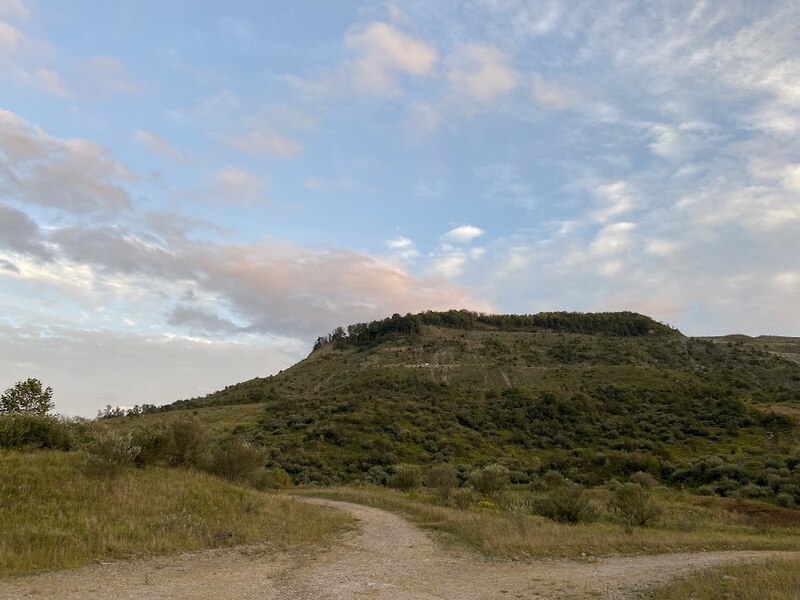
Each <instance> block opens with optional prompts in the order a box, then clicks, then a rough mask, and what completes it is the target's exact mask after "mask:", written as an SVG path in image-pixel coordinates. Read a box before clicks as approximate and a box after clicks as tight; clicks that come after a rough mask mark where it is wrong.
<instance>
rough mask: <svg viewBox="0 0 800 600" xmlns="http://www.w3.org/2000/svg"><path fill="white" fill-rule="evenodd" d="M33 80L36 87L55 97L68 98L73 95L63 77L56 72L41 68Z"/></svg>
mask: <svg viewBox="0 0 800 600" xmlns="http://www.w3.org/2000/svg"><path fill="white" fill-rule="evenodd" d="M31 79H32V81H33V82H34V84H35V85H37V86H38V87H41V88H43V89H45V90H47V91H48V92H50V93H51V94H53V95H54V96H61V97H62V98H66V97H69V96H70V95H71V94H70V92H69V90H68V89H67V86H66V84H65V83H64V80H63V79H62V78H61V75H59V74H58V73H56V72H55V71H52V70H50V69H44V68H40V69H37V70H36V73H35V74H34V75H33V76H32V78H31Z"/></svg>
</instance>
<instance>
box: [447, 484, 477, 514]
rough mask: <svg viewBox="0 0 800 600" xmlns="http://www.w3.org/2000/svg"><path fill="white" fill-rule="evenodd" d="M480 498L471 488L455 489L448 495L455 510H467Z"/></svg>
mask: <svg viewBox="0 0 800 600" xmlns="http://www.w3.org/2000/svg"><path fill="white" fill-rule="evenodd" d="M479 499H480V496H479V495H478V493H477V492H476V491H475V490H474V489H472V488H471V487H463V488H456V489H454V490H453V492H452V493H451V494H450V501H451V502H452V503H453V505H454V506H455V507H456V508H460V509H461V510H467V509H469V508H472V507H473V506H475V505H476V504H477V503H478V500H479Z"/></svg>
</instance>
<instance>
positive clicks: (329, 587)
mask: <svg viewBox="0 0 800 600" xmlns="http://www.w3.org/2000/svg"><path fill="white" fill-rule="evenodd" d="M304 501H306V502H313V503H317V504H323V505H326V506H332V507H336V508H339V509H342V510H346V511H348V512H350V513H352V514H353V515H354V516H355V517H356V518H357V519H358V520H359V522H360V527H359V530H358V531H355V532H352V533H349V534H346V535H345V536H344V537H343V538H342V539H340V540H339V541H338V542H337V543H336V544H335V545H334V546H333V547H332V548H330V549H328V550H325V551H322V552H314V553H310V554H303V553H299V552H291V553H285V554H279V555H264V554H259V553H258V552H255V551H252V550H247V549H239V550H211V551H206V552H197V553H189V554H182V555H179V556H173V557H168V558H148V559H142V560H132V561H124V562H119V563H110V564H100V565H95V566H91V567H86V568H82V569H76V570H72V571H59V572H55V573H47V574H43V575H36V576H32V577H21V578H15V579H7V580H3V581H0V599H9V600H10V599H12V598H13V599H14V600H17V599H22V598H36V599H52V600H56V599H59V600H78V599H80V600H101V599H102V600H105V599H110V598H113V599H120V600H124V599H130V600H133V599H137V600H139V599H141V600H156V599H158V600H166V599H170V600H188V599H195V598H203V599H204V598H230V599H237V600H239V599H240V600H250V599H270V600H271V599H275V600H311V599H314V600H316V599H325V600H339V599H341V600H351V599H358V598H381V599H385V600H400V599H403V600H411V599H418V600H428V599H459V600H461V599H463V600H471V599H484V598H486V599H492V598H526V599H545V598H546V599H556V598H582V597H592V598H598V597H599V598H636V597H637V596H638V592H640V591H641V590H642V589H644V588H646V587H648V586H650V585H652V584H653V583H656V582H660V581H667V580H668V579H670V578H672V577H676V576H679V575H682V574H685V573H689V572H691V571H694V570H697V569H701V568H706V567H711V566H714V565H718V564H721V563H726V562H732V561H741V560H757V559H763V558H770V557H776V556H786V555H787V553H781V552H704V553H694V554H667V555H660V556H634V557H617V558H605V559H600V560H596V561H592V562H583V561H566V560H548V561H535V562H529V563H522V562H505V561H491V560H488V559H485V558H482V557H479V556H477V555H475V554H472V553H469V552H466V551H452V550H443V549H442V548H441V547H440V546H439V545H437V544H436V543H435V542H434V541H433V540H432V539H431V537H430V536H429V535H428V534H426V533H425V532H423V531H421V530H420V529H418V528H416V527H415V526H413V525H411V524H410V523H409V522H408V521H406V520H404V519H403V518H401V517H398V516H396V515H393V514H390V513H387V512H385V511H382V510H378V509H375V508H368V507H365V506H360V505H355V504H349V503H345V502H334V501H330V500H319V499H305V500H304ZM794 556H800V553H795V554H794Z"/></svg>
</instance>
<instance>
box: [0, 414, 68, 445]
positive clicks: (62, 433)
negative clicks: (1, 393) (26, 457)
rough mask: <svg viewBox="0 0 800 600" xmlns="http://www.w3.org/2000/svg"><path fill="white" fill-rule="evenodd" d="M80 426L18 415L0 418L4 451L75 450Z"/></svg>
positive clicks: (0, 441) (27, 415)
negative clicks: (32, 449) (31, 449)
mask: <svg viewBox="0 0 800 600" xmlns="http://www.w3.org/2000/svg"><path fill="white" fill-rule="evenodd" d="M76 429H77V426H76V425H74V424H71V423H69V422H67V421H63V420H60V419H58V418H56V417H50V416H44V415H37V414H29V413H15V414H6V415H0V448H17V449H22V448H39V449H49V450H73V449H74V448H75V447H76V446H77V445H78V437H79V436H78V433H77V430H76Z"/></svg>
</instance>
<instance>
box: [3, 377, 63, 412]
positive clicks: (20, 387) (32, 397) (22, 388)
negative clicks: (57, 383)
mask: <svg viewBox="0 0 800 600" xmlns="http://www.w3.org/2000/svg"><path fill="white" fill-rule="evenodd" d="M52 408H53V388H51V387H47V388H43V387H42V382H41V381H39V380H38V379H34V378H32V377H31V378H30V379H26V380H25V381H18V382H17V383H15V384H14V387H10V388H8V389H7V390H6V391H5V392H3V395H2V396H0V413H9V414H15V413H26V414H30V415H46V414H47V413H48V412H49V411H50V410H51V409H52Z"/></svg>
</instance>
